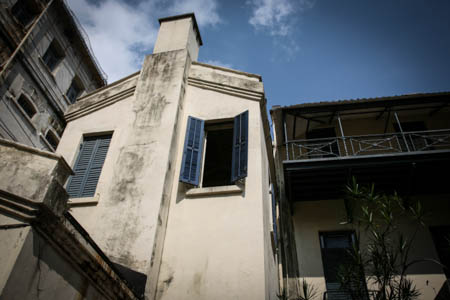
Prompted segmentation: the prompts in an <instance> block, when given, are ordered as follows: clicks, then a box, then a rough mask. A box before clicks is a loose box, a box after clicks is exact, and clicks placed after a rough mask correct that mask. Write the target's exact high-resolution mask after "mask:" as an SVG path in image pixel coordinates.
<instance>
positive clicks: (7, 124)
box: [0, 0, 106, 151]
mask: <svg viewBox="0 0 450 300" xmlns="http://www.w3.org/2000/svg"><path fill="white" fill-rule="evenodd" d="M0 5H1V8H0V99H1V100H0V101H1V102H0V137H2V138H5V139H8V140H11V141H15V142H19V143H21V144H25V145H29V146H32V147H36V148H38V149H43V150H48V151H54V150H55V149H56V147H57V145H58V143H59V139H60V137H61V135H62V132H63V130H64V127H65V120H64V113H65V111H66V110H67V108H68V106H69V105H70V104H72V103H74V102H75V101H76V99H77V98H78V97H80V96H82V95H83V94H86V93H88V92H90V91H93V90H95V89H97V88H99V87H102V86H104V85H105V84H106V80H105V76H104V75H103V73H102V71H101V69H100V68H99V66H98V64H97V63H96V61H95V57H94V56H93V54H92V53H91V51H90V49H89V41H88V40H87V36H86V35H85V34H84V32H83V30H82V28H81V27H80V26H79V25H78V23H77V20H76V18H75V17H74V15H73V14H72V12H71V11H70V9H69V8H68V7H67V6H66V4H65V2H64V1H63V0H50V1H47V0H19V1H15V0H10V1H2V3H1V4H0Z"/></svg>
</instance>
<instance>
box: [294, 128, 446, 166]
mask: <svg viewBox="0 0 450 300" xmlns="http://www.w3.org/2000/svg"><path fill="white" fill-rule="evenodd" d="M285 146H286V157H287V160H294V161H295V160H314V159H323V158H345V157H355V156H369V155H383V154H396V153H410V152H427V151H441V150H444V151H445V150H450V129H444V130H427V131H414V132H403V133H386V134H369V135H360V136H343V137H334V138H323V139H303V140H293V141H288V142H287V143H285Z"/></svg>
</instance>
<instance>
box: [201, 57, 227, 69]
mask: <svg viewBox="0 0 450 300" xmlns="http://www.w3.org/2000/svg"><path fill="white" fill-rule="evenodd" d="M205 64H208V65H213V66H219V67H224V68H228V69H233V65H232V64H227V63H224V62H221V61H220V60H215V59H212V60H207V61H205Z"/></svg>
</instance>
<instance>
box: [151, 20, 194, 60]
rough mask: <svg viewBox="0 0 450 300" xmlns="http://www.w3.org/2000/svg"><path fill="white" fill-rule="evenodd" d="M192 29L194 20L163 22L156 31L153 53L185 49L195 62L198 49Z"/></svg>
mask: <svg viewBox="0 0 450 300" xmlns="http://www.w3.org/2000/svg"><path fill="white" fill-rule="evenodd" d="M196 36H197V32H196V31H195V29H194V20H193V19H192V18H190V17H188V18H183V19H178V20H171V21H163V22H162V23H161V26H160V28H159V31H158V37H157V38H156V42H155V46H154V48H153V53H154V54H156V53H161V52H167V51H174V50H181V49H187V50H188V53H189V56H190V58H191V60H192V61H196V60H197V57H198V51H199V48H200V45H199V42H198V41H197V38H196Z"/></svg>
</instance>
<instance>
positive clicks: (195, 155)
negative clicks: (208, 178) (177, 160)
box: [180, 117, 205, 186]
mask: <svg viewBox="0 0 450 300" xmlns="http://www.w3.org/2000/svg"><path fill="white" fill-rule="evenodd" d="M204 126H205V122H204V121H203V120H200V119H197V118H193V117H189V119H188V124H187V129H186V136H185V141H184V149H183V160H182V162H181V173H180V181H182V182H186V183H189V184H193V185H195V186H198V184H199V178H200V167H201V159H202V151H203V134H204Z"/></svg>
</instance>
